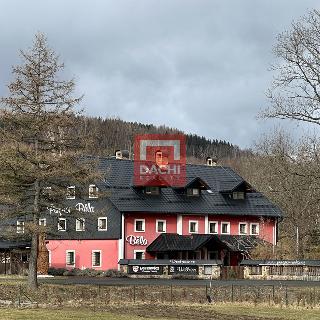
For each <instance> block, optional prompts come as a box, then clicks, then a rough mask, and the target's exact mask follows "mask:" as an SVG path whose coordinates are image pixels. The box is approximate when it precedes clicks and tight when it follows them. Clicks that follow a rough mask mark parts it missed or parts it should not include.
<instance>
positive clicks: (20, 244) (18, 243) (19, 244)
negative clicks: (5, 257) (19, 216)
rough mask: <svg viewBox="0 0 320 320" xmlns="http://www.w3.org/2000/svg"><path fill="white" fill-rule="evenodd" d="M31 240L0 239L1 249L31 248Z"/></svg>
mask: <svg viewBox="0 0 320 320" xmlns="http://www.w3.org/2000/svg"><path fill="white" fill-rule="evenodd" d="M30 246H31V242H30V241H25V240H5V239H1V240H0V250H1V249H4V250H5V249H25V248H30Z"/></svg>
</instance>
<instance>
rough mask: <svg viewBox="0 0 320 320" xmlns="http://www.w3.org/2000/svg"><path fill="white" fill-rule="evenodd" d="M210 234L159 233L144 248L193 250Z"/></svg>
mask: <svg viewBox="0 0 320 320" xmlns="http://www.w3.org/2000/svg"><path fill="white" fill-rule="evenodd" d="M211 239H212V235H210V234H194V235H191V236H183V235H179V234H176V233H163V234H160V235H159V236H158V237H157V238H156V239H155V240H154V241H153V242H152V243H151V244H150V245H149V246H148V247H147V249H146V251H147V252H168V251H195V250H198V249H199V248H202V247H203V246H204V245H205V244H206V243H207V242H208V241H209V240H211Z"/></svg>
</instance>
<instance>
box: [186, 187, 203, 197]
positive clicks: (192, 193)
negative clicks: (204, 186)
mask: <svg viewBox="0 0 320 320" xmlns="http://www.w3.org/2000/svg"><path fill="white" fill-rule="evenodd" d="M187 195H188V196H199V195H200V189H198V188H188V189H187Z"/></svg>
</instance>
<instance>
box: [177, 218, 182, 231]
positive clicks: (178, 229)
mask: <svg viewBox="0 0 320 320" xmlns="http://www.w3.org/2000/svg"><path fill="white" fill-rule="evenodd" d="M177 234H180V235H181V234H182V215H181V214H178V215H177Z"/></svg>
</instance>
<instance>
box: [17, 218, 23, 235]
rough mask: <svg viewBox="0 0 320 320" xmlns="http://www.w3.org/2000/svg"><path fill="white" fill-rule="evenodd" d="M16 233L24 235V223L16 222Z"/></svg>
mask: <svg viewBox="0 0 320 320" xmlns="http://www.w3.org/2000/svg"><path fill="white" fill-rule="evenodd" d="M17 233H24V221H22V220H17Z"/></svg>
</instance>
